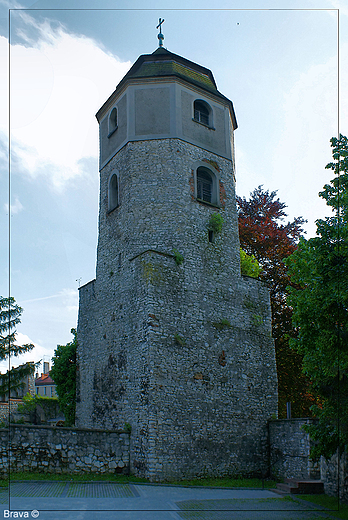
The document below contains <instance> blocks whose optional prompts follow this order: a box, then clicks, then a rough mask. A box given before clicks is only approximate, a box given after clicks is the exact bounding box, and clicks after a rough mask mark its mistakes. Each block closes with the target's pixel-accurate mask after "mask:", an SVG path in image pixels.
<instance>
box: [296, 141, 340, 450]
mask: <svg viewBox="0 0 348 520" xmlns="http://www.w3.org/2000/svg"><path fill="white" fill-rule="evenodd" d="M331 146H332V148H333V159H334V162H331V163H329V164H328V165H327V166H326V169H330V170H333V171H334V172H335V174H336V176H335V177H334V179H332V180H331V181H330V184H326V185H325V186H324V189H323V191H322V192H320V193H319V196H320V197H322V198H323V199H324V200H326V203H327V205H328V206H329V207H330V208H332V210H333V214H332V216H330V217H326V218H325V219H321V220H317V222H316V224H317V232H316V235H317V236H316V237H314V238H311V239H309V240H304V239H302V240H301V241H300V243H299V247H298V249H297V251H295V252H294V254H293V255H291V256H290V257H289V258H288V260H287V266H288V268H289V273H290V275H291V280H292V281H293V282H295V283H296V284H297V286H298V288H295V287H293V288H291V289H290V296H289V303H290V305H291V306H292V307H293V323H294V325H295V327H297V330H298V335H297V337H296V338H293V339H292V340H291V345H292V346H293V347H294V348H296V350H297V351H298V352H299V353H300V354H301V355H302V356H303V370H304V373H305V374H306V376H307V377H308V378H310V380H311V382H312V385H313V388H314V390H315V391H316V392H317V393H318V395H319V396H320V402H318V403H317V404H315V405H314V406H313V407H312V409H313V412H314V414H315V416H316V417H317V418H318V424H317V425H313V426H311V427H309V428H308V431H309V432H310V434H311V436H312V438H313V439H314V440H316V441H317V442H316V445H315V447H314V449H313V450H312V455H313V456H314V457H316V456H319V455H324V456H325V457H327V458H328V457H330V456H331V455H332V454H333V453H335V451H336V450H337V448H338V446H339V447H340V450H341V451H343V450H344V449H345V450H348V141H347V138H346V137H344V136H342V135H340V137H339V139H337V138H332V139H331Z"/></svg>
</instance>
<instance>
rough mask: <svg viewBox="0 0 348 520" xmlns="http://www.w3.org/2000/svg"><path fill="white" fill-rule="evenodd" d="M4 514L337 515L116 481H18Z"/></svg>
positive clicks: (1, 499) (1, 507)
mask: <svg viewBox="0 0 348 520" xmlns="http://www.w3.org/2000/svg"><path fill="white" fill-rule="evenodd" d="M0 512H1V518H39V519H40V520H41V519H42V520H68V519H69V520H70V519H71V520H101V519H105V520H108V519H112V520H118V519H119V520H121V519H122V520H174V519H175V520H180V519H184V520H191V519H192V520H229V519H233V520H239V519H245V520H254V519H255V520H273V519H276V520H283V519H284V520H285V519H286V520H302V519H303V520H305V519H310V520H319V519H322V518H333V516H332V514H330V512H324V510H323V509H322V508H320V507H319V506H313V505H312V504H310V503H308V502H305V501H303V500H299V499H298V498H297V497H295V496H291V497H289V496H280V495H277V494H276V493H274V492H272V491H269V490H262V489H245V488H238V489H237V488H234V489H221V488H202V487H200V488H198V487H195V488H193V487H181V486H163V485H151V484H131V483H130V484H115V483H110V482H90V483H85V482H83V483H82V482H81V483H79V482H33V481H27V482H13V483H11V485H10V489H9V490H1V491H0Z"/></svg>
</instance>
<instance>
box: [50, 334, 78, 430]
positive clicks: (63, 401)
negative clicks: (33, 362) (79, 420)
mask: <svg viewBox="0 0 348 520" xmlns="http://www.w3.org/2000/svg"><path fill="white" fill-rule="evenodd" d="M71 333H72V334H73V336H74V339H73V340H72V341H70V343H67V344H66V345H57V348H56V350H55V351H54V357H53V359H52V363H53V366H52V369H51V372H50V375H51V377H52V379H53V380H54V382H55V383H56V386H57V394H58V400H59V404H60V408H61V410H62V412H63V413H64V416H65V424H66V426H73V425H74V424H75V411H76V349H77V335H76V329H71Z"/></svg>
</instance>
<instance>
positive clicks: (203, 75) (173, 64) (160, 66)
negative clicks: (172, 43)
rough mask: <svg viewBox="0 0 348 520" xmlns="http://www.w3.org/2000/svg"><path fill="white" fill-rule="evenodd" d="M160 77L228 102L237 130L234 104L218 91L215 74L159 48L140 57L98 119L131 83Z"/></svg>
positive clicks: (234, 126) (100, 111) (98, 114)
mask: <svg viewBox="0 0 348 520" xmlns="http://www.w3.org/2000/svg"><path fill="white" fill-rule="evenodd" d="M159 77H163V78H164V77H176V78H180V79H182V80H184V81H186V82H188V83H191V84H192V85H194V86H196V87H199V88H201V89H203V90H205V91H207V92H209V93H211V94H213V95H215V96H217V97H219V98H221V99H224V100H225V101H227V103H228V104H229V106H230V111H231V116H232V120H233V128H234V129H236V128H237V126H238V125H237V120H236V116H235V112H234V109H233V104H232V102H231V101H230V100H229V99H228V98H227V97H226V96H224V95H223V94H221V92H219V91H218V89H217V86H216V83H215V79H214V76H213V73H212V72H211V70H209V69H206V68H205V67H202V66H201V65H198V64H197V63H194V62H193V61H190V60H187V59H186V58H183V57H182V56H179V55H178V54H174V53H173V52H170V51H168V50H167V49H163V47H159V48H158V49H156V50H155V51H154V52H153V53H152V54H143V55H141V56H139V58H138V59H137V61H136V62H135V63H134V64H133V65H132V67H131V68H130V69H129V71H128V72H127V74H126V75H125V76H124V77H123V78H122V79H121V81H120V83H119V84H118V85H117V87H116V90H115V91H114V93H113V94H112V95H111V96H110V97H109V99H108V100H107V101H106V102H105V103H104V104H103V106H102V107H101V108H100V109H99V110H98V112H97V114H96V117H97V119H98V121H99V120H100V115H101V114H102V112H103V109H104V107H105V105H107V103H108V101H109V100H110V98H111V97H113V96H114V95H115V94H116V93H118V92H119V91H120V90H121V89H122V88H123V86H124V84H125V83H127V82H129V81H137V80H140V79H150V78H159Z"/></svg>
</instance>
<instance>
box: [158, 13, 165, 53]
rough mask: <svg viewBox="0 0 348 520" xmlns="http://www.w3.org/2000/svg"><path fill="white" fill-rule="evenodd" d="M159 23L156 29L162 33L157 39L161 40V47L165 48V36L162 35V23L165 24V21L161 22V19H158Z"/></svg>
mask: <svg viewBox="0 0 348 520" xmlns="http://www.w3.org/2000/svg"><path fill="white" fill-rule="evenodd" d="M158 22H159V23H158V25H157V27H156V29H158V28H159V30H160V32H159V33H158V35H157V38H158V39H159V46H160V47H163V40H164V36H163V34H162V27H161V25H162V23H163V22H164V19H163V20H161V18H159V19H158Z"/></svg>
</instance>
